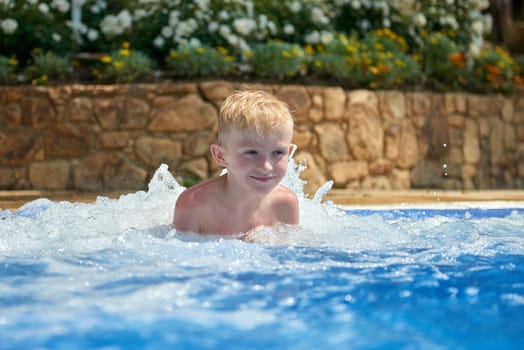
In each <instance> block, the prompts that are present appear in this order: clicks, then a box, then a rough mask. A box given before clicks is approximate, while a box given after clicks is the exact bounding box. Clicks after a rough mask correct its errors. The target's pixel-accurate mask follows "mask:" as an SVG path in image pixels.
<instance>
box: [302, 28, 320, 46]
mask: <svg viewBox="0 0 524 350" xmlns="http://www.w3.org/2000/svg"><path fill="white" fill-rule="evenodd" d="M304 40H305V41H306V43H308V44H318V43H319V41H320V33H319V32H317V31H316V30H315V31H313V32H311V33H309V34H307V35H306V37H305V38H304Z"/></svg>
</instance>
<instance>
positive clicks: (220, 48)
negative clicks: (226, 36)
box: [216, 46, 227, 55]
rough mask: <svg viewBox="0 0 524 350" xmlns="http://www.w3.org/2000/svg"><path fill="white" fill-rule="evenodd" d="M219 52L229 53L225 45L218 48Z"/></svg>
mask: <svg viewBox="0 0 524 350" xmlns="http://www.w3.org/2000/svg"><path fill="white" fill-rule="evenodd" d="M216 50H217V52H218V53H220V54H222V55H227V49H226V48H225V47H223V46H219V47H217V48H216Z"/></svg>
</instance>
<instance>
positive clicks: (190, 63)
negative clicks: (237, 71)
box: [167, 44, 234, 78]
mask: <svg viewBox="0 0 524 350" xmlns="http://www.w3.org/2000/svg"><path fill="white" fill-rule="evenodd" d="M233 59H234V58H233V57H232V56H230V55H229V54H228V51H227V49H225V48H224V47H222V46H219V47H217V48H216V49H215V48H212V47H209V46H207V45H202V46H192V45H187V44H186V45H180V46H179V47H178V48H177V49H176V50H174V51H171V53H170V54H169V57H168V58H167V67H168V68H169V71H170V73H171V74H172V75H173V76H174V77H188V78H189V77H200V76H225V75H227V74H229V73H232V69H233Z"/></svg>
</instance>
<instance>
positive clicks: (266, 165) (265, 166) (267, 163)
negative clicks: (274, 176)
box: [261, 159, 273, 170]
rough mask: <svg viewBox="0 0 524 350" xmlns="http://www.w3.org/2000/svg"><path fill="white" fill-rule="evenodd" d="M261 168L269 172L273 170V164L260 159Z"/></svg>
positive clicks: (267, 160)
mask: <svg viewBox="0 0 524 350" xmlns="http://www.w3.org/2000/svg"><path fill="white" fill-rule="evenodd" d="M261 166H262V168H263V169H267V170H271V169H273V164H272V163H271V160H269V159H262V162H261Z"/></svg>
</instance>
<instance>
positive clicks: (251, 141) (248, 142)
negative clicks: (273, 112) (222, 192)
mask: <svg viewBox="0 0 524 350" xmlns="http://www.w3.org/2000/svg"><path fill="white" fill-rule="evenodd" d="M229 133H230V135H229V137H228V139H227V141H226V142H225V144H224V145H223V147H222V150H223V152H224V159H225V162H226V164H225V165H226V166H227V170H228V182H229V183H230V184H231V185H234V186H239V187H241V188H242V189H243V190H244V191H248V192H246V193H244V194H248V193H249V192H255V193H257V194H259V195H265V194H267V193H269V192H271V190H273V188H275V187H276V186H277V185H278V184H279V183H280V181H281V180H282V178H283V177H284V175H285V173H286V170H287V165H288V157H289V154H290V150H291V147H292V146H291V137H292V130H289V131H288V130H284V131H282V132H278V131H275V132H270V133H269V134H267V135H265V136H261V135H258V134H256V133H254V132H250V131H248V132H246V131H242V130H236V129H233V130H230V131H229Z"/></svg>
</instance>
